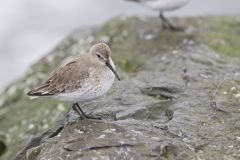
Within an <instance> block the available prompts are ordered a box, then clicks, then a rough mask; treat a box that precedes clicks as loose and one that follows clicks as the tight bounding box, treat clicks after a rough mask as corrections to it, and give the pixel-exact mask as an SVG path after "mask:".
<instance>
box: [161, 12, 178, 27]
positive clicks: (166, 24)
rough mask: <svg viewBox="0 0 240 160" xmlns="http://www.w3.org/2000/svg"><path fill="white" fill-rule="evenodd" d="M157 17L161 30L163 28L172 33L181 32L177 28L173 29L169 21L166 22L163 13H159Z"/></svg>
mask: <svg viewBox="0 0 240 160" xmlns="http://www.w3.org/2000/svg"><path fill="white" fill-rule="evenodd" d="M159 17H160V19H161V20H162V22H163V28H164V29H170V30H172V31H180V30H182V29H181V28H179V27H175V26H174V25H173V24H172V23H171V22H170V21H169V20H167V19H166V18H165V17H164V15H163V12H160V14H159Z"/></svg>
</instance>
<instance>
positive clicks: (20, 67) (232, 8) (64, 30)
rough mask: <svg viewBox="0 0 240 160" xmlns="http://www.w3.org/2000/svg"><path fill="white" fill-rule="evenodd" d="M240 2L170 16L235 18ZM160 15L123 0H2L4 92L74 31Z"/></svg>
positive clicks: (197, 3)
mask: <svg viewBox="0 0 240 160" xmlns="http://www.w3.org/2000/svg"><path fill="white" fill-rule="evenodd" d="M239 13H240V0H192V2H191V3H190V4H188V5H187V6H186V7H183V8H182V9H179V10H176V11H175V12H171V13H169V14H166V16H202V15H228V14H229V15H231V14H239ZM119 15H121V16H127V15H153V16H157V15H158V13H157V12H154V11H151V10H149V9H147V8H145V7H142V6H140V5H137V4H135V3H129V2H125V1H123V0H34V1H33V0H8V1H6V0H0V24H1V26H0V75H1V76H0V91H2V90H3V88H4V87H6V86H7V85H8V84H9V83H11V82H13V81H14V79H16V78H17V77H19V76H20V75H22V74H23V73H24V72H25V71H26V69H27V68H28V67H29V66H30V65H31V64H32V63H34V62H35V61H37V59H39V58H40V57H41V56H43V55H44V54H46V53H47V52H48V51H49V50H50V49H52V48H53V47H54V46H55V45H56V44H57V43H58V42H59V41H61V40H62V39H63V38H64V37H65V36H66V35H67V34H69V33H70V32H72V31H73V30H74V29H77V28H81V27H87V26H90V25H100V24H101V23H103V22H105V21H107V20H109V19H110V18H112V17H114V16H119Z"/></svg>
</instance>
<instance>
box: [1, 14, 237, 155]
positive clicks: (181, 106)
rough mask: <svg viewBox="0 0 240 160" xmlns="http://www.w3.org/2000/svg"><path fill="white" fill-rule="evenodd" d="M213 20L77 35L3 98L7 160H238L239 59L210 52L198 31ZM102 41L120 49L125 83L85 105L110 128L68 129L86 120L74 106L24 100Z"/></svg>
mask: <svg viewBox="0 0 240 160" xmlns="http://www.w3.org/2000/svg"><path fill="white" fill-rule="evenodd" d="M233 19H234V18H233ZM208 20H209V19H205V20H204V19H198V21H194V20H193V19H182V20H178V19H177V21H179V22H178V23H180V24H191V26H190V27H189V28H188V29H187V30H186V31H185V32H181V33H171V32H168V31H166V32H163V31H161V30H160V29H159V28H160V26H161V24H160V23H159V22H158V21H157V20H156V19H153V18H136V17H133V18H127V19H126V18H117V19H114V20H111V21H110V22H108V23H107V24H105V25H104V26H102V27H101V28H100V29H89V30H88V31H79V32H75V33H73V34H72V35H71V36H70V37H68V38H67V39H66V40H64V41H63V42H62V43H61V44H60V45H59V46H58V47H57V48H56V49H54V50H53V51H52V52H51V53H49V54H48V55H47V56H46V57H44V58H43V59H42V60H40V61H39V62H38V63H37V64H35V65H33V67H32V68H31V70H29V71H28V72H27V73H26V76H24V77H23V78H22V79H20V80H19V81H17V83H16V84H15V85H12V86H11V87H10V88H8V89H7V90H6V92H5V96H2V105H1V108H0V115H1V117H0V126H1V128H3V131H4V133H5V134H6V135H7V136H6V138H5V139H4V140H3V144H5V145H6V147H7V152H6V153H5V154H3V156H2V157H1V158H2V159H14V158H16V159H17V160H21V159H24V160H43V159H69V160H70V159H239V158H240V148H239V146H240V132H239V129H240V123H239V121H240V116H239V115H240V105H239V104H240V65H239V64H240V60H239V59H238V58H231V57H226V56H225V55H221V54H217V53H216V52H215V51H214V50H212V49H211V48H209V47H212V48H214V46H212V45H209V46H208V45H206V42H209V41H210V40H209V39H206V37H207V36H206V34H205V33H204V34H202V33H203V32H204V26H205V27H206V25H203V26H201V27H199V26H198V25H196V24H205V23H206V22H208ZM218 20H219V21H223V22H226V21H225V20H222V19H218ZM234 20H235V21H237V18H236V19H234ZM205 21H206V22H205ZM215 21H217V20H215ZM235 21H234V22H235ZM227 22H228V21H227ZM234 22H231V24H234V26H235V23H234ZM211 23H212V22H211ZM207 24H209V23H207ZM211 25H212V24H210V25H209V26H211ZM232 26H233V25H232ZM224 29H226V28H224ZM238 31H239V29H238ZM232 32H235V30H232ZM211 34H212V33H211ZM202 37H203V38H202ZM222 40H223V41H224V40H225V39H222ZM98 41H105V42H107V43H108V44H109V45H110V46H111V48H112V50H113V56H114V60H115V61H116V63H117V65H118V66H119V72H120V73H121V77H123V78H124V80H123V81H121V82H116V83H115V84H114V86H113V88H112V89H111V91H110V92H109V93H108V94H107V95H106V96H105V97H104V98H102V99H98V100H95V101H92V102H88V103H85V104H81V105H83V109H84V111H85V112H86V113H91V114H93V115H97V116H101V117H102V118H103V120H101V121H96V120H78V121H77V123H74V124H72V125H66V123H68V122H73V121H74V120H76V118H77V116H76V114H75V113H74V112H73V111H70V112H69V113H68V114H67V116H65V114H66V113H67V110H68V108H69V106H68V105H69V104H63V103H60V102H56V101H53V100H49V101H48V100H41V99H40V100H29V99H28V98H27V97H25V96H24V94H23V93H24V92H26V91H27V90H29V88H31V87H32V86H34V85H36V84H38V83H40V82H41V81H42V80H43V79H44V78H46V77H47V75H48V74H49V72H50V71H51V70H53V69H54V68H56V66H59V65H60V64H61V63H62V61H64V62H66V61H68V60H69V57H74V56H77V55H79V53H82V52H84V51H86V50H87V49H88V48H89V47H90V46H91V44H93V43H95V42H98ZM226 45H228V41H226ZM233 48H234V47H233ZM214 49H215V48H214ZM217 51H219V50H217ZM224 51H225V50H224ZM231 53H232V52H231ZM234 54H235V51H234ZM7 115H8V116H7ZM9 115H14V116H9ZM61 124H64V125H65V127H64V128H63V129H62V128H60V129H62V130H59V131H60V132H59V133H58V132H57V133H56V134H55V135H53V132H54V131H56V129H57V128H59V127H60V126H61ZM47 130H48V131H47ZM43 132H44V133H43ZM36 135H38V136H36ZM14 136H15V137H16V138H15V139H14V138H13V137H14ZM49 137H51V138H49ZM1 141H2V140H1V139H0V142H1ZM13 144H17V145H18V146H14V145H13ZM19 148H22V150H19ZM9 150H10V151H12V152H10V151H9ZM17 151H19V152H18V154H17V156H16V153H17ZM0 154H1V152H0ZM0 156H1V155H0Z"/></svg>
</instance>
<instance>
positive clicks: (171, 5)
mask: <svg viewBox="0 0 240 160" xmlns="http://www.w3.org/2000/svg"><path fill="white" fill-rule="evenodd" d="M189 1H190V0H152V1H148V0H146V1H143V2H142V4H143V5H145V6H147V7H149V8H152V9H154V10H158V11H172V10H176V9H178V8H181V7H182V6H184V5H185V4H187V3H188V2H189Z"/></svg>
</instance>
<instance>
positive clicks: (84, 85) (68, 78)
mask: <svg viewBox="0 0 240 160" xmlns="http://www.w3.org/2000/svg"><path fill="white" fill-rule="evenodd" d="M115 76H116V77H117V79H118V80H120V78H119V77H118V75H117V73H116V71H115V65H114V63H113V61H112V58H111V50H110V48H109V47H108V45H106V44H105V43H98V44H95V45H94V46H92V47H91V49H90V50H89V52H88V53H86V54H83V55H81V56H80V57H79V58H77V59H75V60H73V61H71V62H69V63H67V64H66V65H64V66H63V67H60V68H59V69H57V70H56V71H55V72H53V74H52V75H51V76H50V77H49V78H48V79H47V81H46V82H44V83H43V84H42V85H40V86H39V87H37V88H36V89H34V90H32V91H30V92H28V93H27V94H28V96H37V97H52V98H54V99H57V100H61V101H66V102H71V103H73V105H72V109H73V110H74V111H76V112H77V114H79V116H82V117H83V118H92V119H96V118H95V117H90V116H88V115H86V114H85V113H84V112H83V110H82V109H81V107H80V106H79V104H78V103H79V102H86V101H91V100H93V99H96V98H98V97H100V96H102V95H104V94H105V93H106V92H107V91H108V90H109V89H110V88H111V86H112V84H113V82H114V78H115ZM97 119H99V118H97Z"/></svg>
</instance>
